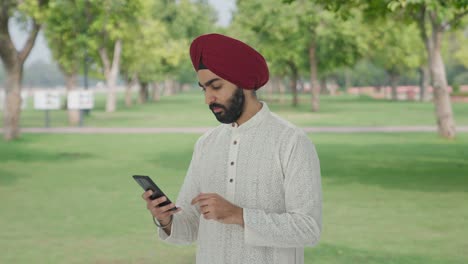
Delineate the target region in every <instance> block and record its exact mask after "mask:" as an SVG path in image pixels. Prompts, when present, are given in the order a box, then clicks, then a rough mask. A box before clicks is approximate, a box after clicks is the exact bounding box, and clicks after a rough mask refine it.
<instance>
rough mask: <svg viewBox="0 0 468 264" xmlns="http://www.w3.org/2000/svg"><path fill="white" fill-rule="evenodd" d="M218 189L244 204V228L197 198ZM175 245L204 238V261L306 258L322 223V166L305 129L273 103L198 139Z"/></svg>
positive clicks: (271, 262) (259, 263) (200, 254)
mask: <svg viewBox="0 0 468 264" xmlns="http://www.w3.org/2000/svg"><path fill="white" fill-rule="evenodd" d="M201 192H203V193H218V194H219V195H221V196H223V197H224V198H225V199H227V200H228V201H230V202H231V203H233V204H236V205H237V206H240V207H242V208H244V222H245V225H244V227H241V226H239V225H232V224H222V223H219V222H217V221H214V220H205V219H204V218H203V216H202V215H201V214H200V211H199V208H198V206H192V205H191V204H190V203H191V201H192V199H193V198H194V197H195V196H197V195H198V194H199V193H201ZM176 204H177V206H179V207H181V208H182V211H181V212H179V213H177V214H176V215H174V219H173V223H172V230H171V235H170V236H167V235H166V233H165V232H164V231H163V230H162V229H159V237H160V238H161V239H162V240H164V241H166V242H169V243H175V244H188V243H191V242H195V241H196V242H197V246H198V247H197V257H196V258H197V263H199V264H222V263H224V264H230V263H236V264H245V263H249V264H263V263H264V264H276V263H277V264H289V263H294V264H298V263H304V246H312V245H314V244H316V243H317V242H318V240H319V237H320V231H321V226H322V193H321V179H320V164H319V159H318V156H317V153H316V150H315V147H314V145H313V144H312V142H311V141H310V140H309V138H308V137H307V135H306V134H305V133H304V132H303V131H302V130H301V129H299V128H297V127H295V126H293V125H292V124H290V123H289V122H287V121H285V120H283V119H282V118H280V117H278V116H277V115H275V114H273V113H272V112H270V110H269V108H268V106H267V104H266V103H263V107H262V109H261V110H260V111H259V112H258V113H257V114H256V115H255V116H254V117H252V118H251V119H249V120H248V121H247V122H245V123H244V124H242V125H240V126H237V125H236V124H227V125H226V124H223V125H220V126H218V127H217V128H215V129H213V130H211V131H209V132H207V133H205V134H204V135H203V136H202V137H200V139H199V140H198V141H197V143H196V145H195V150H194V153H193V157H192V161H191V163H190V167H189V169H188V172H187V175H186V178H185V181H184V183H183V185H182V189H181V191H180V193H179V197H178V199H177V202H176Z"/></svg>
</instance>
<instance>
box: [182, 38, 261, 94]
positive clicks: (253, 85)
mask: <svg viewBox="0 0 468 264" xmlns="http://www.w3.org/2000/svg"><path fill="white" fill-rule="evenodd" d="M190 58H191V59H192V64H193V68H194V69H195V71H198V70H199V69H203V67H202V68H200V65H204V66H205V67H206V68H207V69H209V70H210V71H212V72H213V73H214V74H216V75H218V76H219V77H221V78H223V79H225V80H227V81H229V82H231V83H233V84H236V85H238V86H239V87H240V88H243V89H248V90H257V89H258V88H260V87H262V86H263V85H265V83H266V82H267V81H268V75H269V74H268V66H267V64H266V61H265V59H264V58H263V56H262V55H261V54H260V53H258V52H257V51H256V50H254V49H253V48H252V47H250V46H249V45H247V44H245V43H244V42H241V41H239V40H237V39H233V38H230V37H227V36H224V35H220V34H207V35H201V36H199V37H197V38H196V39H195V40H194V41H193V42H192V44H191V45H190Z"/></svg>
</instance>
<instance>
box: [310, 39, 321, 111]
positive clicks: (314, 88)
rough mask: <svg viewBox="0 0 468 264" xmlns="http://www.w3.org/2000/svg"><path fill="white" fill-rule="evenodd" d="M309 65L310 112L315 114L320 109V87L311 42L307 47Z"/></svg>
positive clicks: (315, 57)
mask: <svg viewBox="0 0 468 264" xmlns="http://www.w3.org/2000/svg"><path fill="white" fill-rule="evenodd" d="M309 63H310V85H311V94H312V112H317V111H318V110H319V109H320V98H319V96H320V85H319V81H318V76H317V56H316V54H315V41H312V42H311V44H310V46H309Z"/></svg>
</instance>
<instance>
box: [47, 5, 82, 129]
mask: <svg viewBox="0 0 468 264" xmlns="http://www.w3.org/2000/svg"><path fill="white" fill-rule="evenodd" d="M87 8H89V7H88V3H87V2H86V1H83V0H71V1H57V0H52V1H51V2H50V4H49V10H50V13H49V16H48V17H47V21H46V25H45V36H46V38H47V41H48V44H49V48H50V49H51V51H52V55H53V57H54V59H55V61H57V63H58V65H59V68H60V70H61V71H62V73H63V75H64V76H65V86H66V88H67V92H70V91H72V90H75V89H76V85H77V79H78V73H79V71H80V68H81V66H82V64H83V63H82V62H83V61H84V60H85V59H86V58H85V57H86V55H85V53H86V48H87V43H86V41H87V39H86V28H87V26H88V25H87V23H88V21H87V16H86V9H87ZM79 121H80V110H77V109H68V123H69V125H72V126H76V125H78V124H79Z"/></svg>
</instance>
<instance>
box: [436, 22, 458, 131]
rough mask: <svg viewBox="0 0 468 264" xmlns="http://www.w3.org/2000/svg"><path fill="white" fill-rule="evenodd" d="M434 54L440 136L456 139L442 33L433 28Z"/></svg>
mask: <svg viewBox="0 0 468 264" xmlns="http://www.w3.org/2000/svg"><path fill="white" fill-rule="evenodd" d="M433 31H434V32H433V34H432V41H433V42H434V44H433V47H434V49H433V53H432V55H431V58H432V61H431V74H432V87H433V89H434V104H435V111H436V118H437V126H438V131H439V135H441V136H442V137H444V138H449V139H452V138H455V121H454V119H453V112H452V102H451V101H450V95H449V92H448V90H447V78H446V75H445V66H444V61H443V59H442V54H441V42H442V32H437V31H436V28H433Z"/></svg>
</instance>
